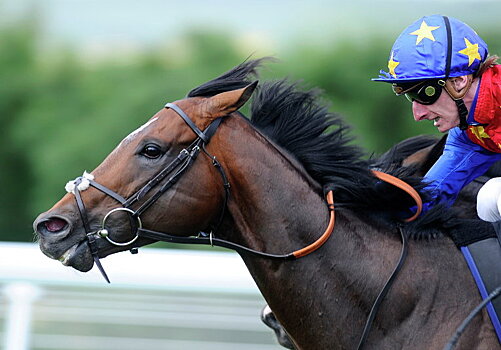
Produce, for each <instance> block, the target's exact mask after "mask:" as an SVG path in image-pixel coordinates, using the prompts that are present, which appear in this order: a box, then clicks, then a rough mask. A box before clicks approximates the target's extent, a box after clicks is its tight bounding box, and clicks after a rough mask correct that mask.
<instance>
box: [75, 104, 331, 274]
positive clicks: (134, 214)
mask: <svg viewBox="0 0 501 350" xmlns="http://www.w3.org/2000/svg"><path fill="white" fill-rule="evenodd" d="M165 108H170V109H172V110H173V111H175V112H176V113H177V114H178V115H179V116H180V117H181V118H182V119H183V120H184V121H185V122H186V124H187V125H188V126H189V127H190V128H191V129H192V130H193V132H194V133H195V134H196V135H197V138H196V139H195V141H193V143H192V144H191V145H190V146H189V147H187V148H186V149H183V150H181V152H179V154H178V156H177V157H176V158H175V159H174V160H173V161H172V162H171V163H169V164H168V165H167V166H166V167H165V168H164V169H162V170H161V171H160V172H159V173H158V174H157V175H155V176H154V177H153V178H152V179H151V180H149V181H148V182H147V183H146V184H145V185H144V186H143V187H142V188H140V189H139V190H138V191H137V192H135V193H134V194H133V195H131V196H130V197H129V198H127V199H125V198H124V197H122V196H121V195H119V194H117V193H116V192H114V191H112V190H110V189H109V188H107V187H105V186H103V185H101V184H99V183H97V182H96V181H94V177H93V175H91V174H88V173H84V175H83V176H81V177H78V178H76V179H75V180H74V181H70V182H69V183H68V184H67V185H66V190H67V191H68V192H71V193H73V194H74V195H75V200H76V204H77V208H78V211H79V213H80V218H81V220H82V223H83V226H84V229H85V232H86V237H87V243H88V244H89V248H90V252H91V254H92V257H93V259H94V262H95V263H96V266H97V267H98V269H99V271H100V272H101V274H102V275H103V277H104V278H105V279H106V281H107V282H108V283H109V282H110V280H109V278H108V276H107V274H106V272H105V271H104V268H103V266H102V264H101V262H100V260H99V249H98V247H97V241H96V239H97V238H98V237H101V238H104V239H106V240H107V241H108V242H109V243H111V244H113V245H115V246H121V247H123V246H132V247H131V249H130V251H131V253H134V254H135V253H137V247H134V246H133V244H134V243H135V242H136V240H137V239H138V238H139V237H145V238H149V239H154V240H157V241H164V242H170V243H185V244H203V245H211V246H220V247H225V248H229V249H233V250H235V251H237V252H240V253H250V254H254V255H259V256H263V257H266V258H272V259H283V260H293V259H297V258H300V257H302V256H305V255H307V254H309V253H311V252H313V251H315V250H316V249H318V248H319V247H320V246H321V245H322V244H323V243H325V241H327V239H328V238H329V236H330V234H331V233H332V230H333V229H334V204H333V196H332V192H329V193H328V194H327V202H328V209H329V211H330V220H329V225H328V227H327V229H326V231H325V232H324V233H323V234H322V236H321V237H320V238H319V239H318V240H317V241H315V242H314V243H312V244H310V245H309V246H307V247H305V248H302V249H300V250H297V251H294V252H292V253H289V254H270V253H264V252H259V251H256V250H253V249H250V248H247V247H244V246H241V245H238V244H236V243H232V242H229V241H226V240H223V239H219V238H215V237H214V232H216V231H217V229H218V228H219V226H220V225H221V223H222V221H223V217H224V214H225V210H226V206H227V202H228V198H229V194H230V183H229V182H228V179H227V177H226V174H225V172H224V169H223V168H222V166H221V164H220V163H219V162H218V161H217V159H216V157H215V156H213V155H211V154H209V153H208V152H207V150H206V149H205V145H206V144H208V143H209V141H210V139H211V137H212V136H213V135H214V133H215V132H216V130H217V128H218V127H219V125H220V124H221V121H222V119H223V118H224V117H223V118H218V119H215V120H214V121H213V122H212V123H211V124H210V125H209V126H208V127H207V129H205V130H204V131H201V130H200V129H199V128H198V127H197V126H196V125H195V123H193V121H192V120H191V119H190V118H189V117H188V115H187V114H186V113H185V112H184V111H183V110H182V109H181V108H179V106H177V105H175V104H173V103H167V104H166V105H165ZM200 151H203V153H204V154H205V155H207V156H208V157H209V158H210V159H211V161H212V164H213V166H214V167H215V168H216V169H217V170H218V171H219V173H220V175H221V178H222V180H223V186H224V190H225V197H224V203H223V208H222V210H221V213H220V215H219V218H218V221H217V223H216V224H215V225H213V226H212V227H211V231H210V233H208V234H206V233H203V232H200V233H199V234H198V236H196V237H194V236H193V237H180V236H175V235H171V234H168V233H165V232H158V231H152V230H147V229H145V228H143V225H142V222H141V219H140V215H141V214H142V213H144V212H145V211H146V210H147V209H148V208H149V207H150V206H152V205H153V204H154V203H155V202H156V201H157V200H158V199H159V198H160V196H161V195H162V194H163V193H164V192H166V191H167V190H168V189H170V188H171V187H172V186H174V184H176V182H177V181H178V180H179V178H180V177H181V176H182V175H183V174H184V173H185V172H186V171H187V170H188V169H189V168H190V166H191V165H192V164H193V162H194V161H195V159H196V158H197V156H198V154H199V153H200ZM167 178H168V179H167ZM165 179H167V180H166V181H165V182H164V183H163V185H161V187H159V188H158V189H157V191H156V192H155V193H153V195H151V196H150V197H149V198H148V199H146V200H144V201H143V202H142V203H141V204H140V205H139V207H138V208H137V209H135V210H134V209H132V208H131V206H132V205H133V204H136V203H139V202H140V201H141V200H142V199H143V198H144V197H145V196H146V195H147V194H148V193H150V192H151V191H152V190H153V189H154V188H156V187H157V186H159V185H160V183H161V182H163V181H164V180H165ZM89 186H91V187H94V188H95V189H97V190H99V191H101V192H103V193H104V194H106V195H108V196H110V197H111V198H113V199H115V200H116V201H117V202H119V203H120V204H121V205H122V206H121V207H118V208H114V209H112V210H110V211H109V212H108V213H107V214H106V215H105V216H104V218H103V221H102V224H101V228H100V229H98V230H94V231H93V230H91V228H90V223H89V220H88V217H87V211H86V209H85V205H84V202H83V200H82V196H81V191H84V190H85V189H87V188H88V187H89ZM117 212H123V213H126V214H127V215H128V216H129V222H130V225H131V227H132V228H133V230H135V236H134V237H133V238H132V239H131V240H129V241H127V242H117V241H115V240H113V239H111V238H110V235H109V231H108V229H107V228H106V221H107V220H108V219H109V218H110V216H111V215H113V214H114V213H117Z"/></svg>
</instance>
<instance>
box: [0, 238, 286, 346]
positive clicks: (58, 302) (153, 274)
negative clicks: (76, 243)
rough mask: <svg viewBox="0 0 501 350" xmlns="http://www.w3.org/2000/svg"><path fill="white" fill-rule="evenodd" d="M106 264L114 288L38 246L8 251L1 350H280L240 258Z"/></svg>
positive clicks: (4, 248)
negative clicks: (264, 321)
mask: <svg viewBox="0 0 501 350" xmlns="http://www.w3.org/2000/svg"><path fill="white" fill-rule="evenodd" d="M103 265H104V266H105V269H106V271H107V273H108V275H109V276H110V279H111V281H112V284H111V285H108V284H107V283H106V282H105V281H104V279H103V278H102V277H101V275H100V274H99V272H98V271H97V270H96V271H95V269H93V270H92V271H90V272H89V273H80V272H77V271H75V270H73V269H71V268H67V267H64V266H62V265H61V264H60V263H59V262H57V261H53V260H50V259H49V258H47V257H45V256H44V255H43V254H42V253H41V252H40V250H39V249H38V247H37V246H36V245H35V244H22V243H2V244H0V289H1V293H0V344H1V345H2V349H5V350H28V349H33V350H35V349H37V350H38V349H66V350H70V349H74V350H92V349H106V350H112V349H120V350H127V349H131V350H132V349H138V348H148V349H180V348H182V349H184V350H190V349H199V350H202V349H203V350H211V349H220V350H223V349H235V348H238V349H242V350H254V349H255V350H257V349H260V350H272V349H280V347H279V346H278V345H276V342H275V340H274V337H273V335H272V333H271V331H270V330H268V329H267V328H266V327H265V326H264V325H262V324H261V322H260V321H259V311H260V308H261V307H262V306H263V305H264V303H265V302H264V300H263V299H262V297H261V295H260V294H259V291H258V289H257V287H256V285H255V283H254V281H253V280H252V278H251V276H250V275H249V272H248V271H247V269H246V267H245V265H244V264H243V262H242V261H241V259H240V258H239V257H238V255H237V254H234V253H230V252H229V253H219V252H218V253H212V252H195V251H188V250H164V249H142V250H140V253H139V254H138V255H131V254H129V253H127V252H125V253H118V254H115V255H112V256H110V257H108V258H106V259H103ZM103 344H105V345H103Z"/></svg>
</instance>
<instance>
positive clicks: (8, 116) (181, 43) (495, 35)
mask: <svg viewBox="0 0 501 350" xmlns="http://www.w3.org/2000/svg"><path fill="white" fill-rule="evenodd" d="M434 13H441V14H447V15H449V16H453V17H456V18H459V19H461V20H463V21H465V22H467V23H468V24H470V26H472V27H473V28H475V29H476V30H477V32H478V33H479V34H480V36H482V37H483V38H484V40H485V41H486V42H487V43H488V44H489V47H490V52H491V53H493V54H495V53H497V54H501V40H500V39H499V33H500V29H501V24H500V22H499V20H498V15H499V14H500V13H501V4H500V2H498V1H466V0H464V1H446V0H443V1H438V0H436V1H428V0H422V1H350V2H341V1H321V0H311V1H308V2H304V1H272V0H270V1H246V2H244V1H231V2H230V1H213V2H202V1H184V2H183V3H179V2H174V1H160V0H143V1H140V2H138V1H130V0H124V1H117V0H108V1H90V0H89V1H84V0H47V1H43V2H42V1H22V0H17V1H15V0H0V125H1V126H0V194H1V195H0V240H3V241H33V239H34V237H33V234H32V232H33V231H32V228H31V223H32V221H33V219H34V218H35V217H36V215H37V214H38V213H40V212H41V211H45V210H47V209H48V208H49V207H50V206H52V204H53V203H54V202H55V201H56V200H58V199H59V198H60V197H61V196H62V195H63V194H64V184H65V183H66V182H67V181H68V180H70V179H73V178H75V177H76V176H79V175H81V174H82V172H83V170H88V171H90V170H92V169H93V168H95V167H96V166H97V165H98V164H99V163H100V162H101V160H102V159H103V158H104V157H105V156H106V155H107V154H108V153H110V152H111V150H112V149H113V148H114V147H115V146H116V145H117V144H118V143H119V142H120V140H121V139H122V138H123V137H125V136H126V135H127V134H128V133H129V132H130V131H132V130H134V129H136V128H137V127H138V126H139V125H141V124H143V123H144V122H145V121H146V120H147V119H148V118H149V117H150V116H151V115H153V114H154V113H155V112H156V111H157V110H159V109H160V108H162V106H163V104H164V103H165V102H168V101H173V100H176V99H179V98H182V97H183V96H185V94H186V93H187V92H188V91H189V90H190V89H191V88H193V87H195V86H198V85H199V84H201V83H203V82H205V81H207V80H209V79H212V78H213V77H215V76H217V75H219V74H221V73H223V72H225V71H226V70H228V69H230V68H232V67H233V66H235V65H237V64H239V63H241V62H242V61H244V60H245V59H246V58H247V57H249V56H251V57H252V58H258V57H262V56H274V57H276V58H278V59H279V62H278V63H271V64H268V65H267V66H266V67H265V68H264V69H263V70H262V77H261V79H268V78H281V77H289V78H290V79H292V80H297V79H299V80H303V81H304V83H305V85H306V86H309V87H319V88H321V89H322V90H323V91H324V98H325V100H326V102H328V103H330V104H331V110H332V111H334V112H337V113H339V114H341V115H343V116H344V117H345V119H346V121H347V122H348V123H349V124H351V125H352V126H353V134H354V135H355V136H356V138H357V142H358V143H359V144H360V145H361V146H363V147H364V148H365V149H366V150H367V153H368V154H371V153H381V152H383V151H385V150H387V149H388V148H389V147H390V146H391V145H393V144H394V143H396V142H398V141H400V140H402V139H405V138H407V137H410V136H413V135H417V134H422V133H437V132H436V131H435V128H434V127H433V126H432V125H431V124H429V123H419V124H416V123H415V122H414V120H413V119H412V114H411V109H410V104H409V103H408V102H407V101H406V100H405V99H403V98H397V97H396V96H394V95H393V94H392V92H391V90H390V88H389V86H388V85H386V84H381V83H374V82H371V81H370V78H373V77H376V76H377V75H378V72H379V70H380V69H385V70H387V68H386V64H387V60H388V54H389V51H390V48H391V45H392V43H393V41H394V40H395V39H396V37H397V36H398V35H399V33H400V32H401V31H402V30H403V29H404V28H405V27H406V26H407V25H409V24H410V23H412V22H413V21H415V20H416V19H418V18H419V17H421V16H424V15H429V14H434Z"/></svg>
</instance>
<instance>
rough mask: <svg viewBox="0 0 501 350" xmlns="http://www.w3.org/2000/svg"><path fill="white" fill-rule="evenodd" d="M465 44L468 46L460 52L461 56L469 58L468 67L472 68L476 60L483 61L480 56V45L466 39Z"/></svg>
mask: <svg viewBox="0 0 501 350" xmlns="http://www.w3.org/2000/svg"><path fill="white" fill-rule="evenodd" d="M464 43H465V44H466V48H465V49H463V50H461V51H458V52H459V53H460V54H463V55H466V56H468V67H469V66H471V64H472V63H473V62H475V60H479V61H480V60H481V59H482V58H481V57H480V54H479V53H478V44H472V43H470V41H469V40H468V39H466V38H464Z"/></svg>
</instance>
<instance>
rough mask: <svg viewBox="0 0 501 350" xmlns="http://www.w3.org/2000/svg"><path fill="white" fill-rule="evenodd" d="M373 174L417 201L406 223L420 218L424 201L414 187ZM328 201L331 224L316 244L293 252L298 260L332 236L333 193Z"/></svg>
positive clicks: (378, 172) (384, 175)
mask: <svg viewBox="0 0 501 350" xmlns="http://www.w3.org/2000/svg"><path fill="white" fill-rule="evenodd" d="M372 172H373V173H374V175H375V176H376V177H377V178H378V179H380V180H383V181H385V182H387V183H389V184H392V185H393V186H396V187H398V188H400V189H401V190H403V191H405V192H407V193H408V194H409V195H410V196H411V197H412V198H413V199H414V200H415V201H416V204H417V210H416V212H415V213H414V215H413V216H411V217H410V218H407V219H405V220H404V221H405V222H411V221H413V220H415V219H416V218H417V217H418V216H419V214H421V211H422V210H423V201H422V199H421V196H420V195H419V193H417V191H416V190H415V189H414V188H412V186H410V185H409V184H408V183H406V182H404V181H402V180H400V179H399V178H396V177H395V176H393V175H389V174H386V173H383V172H381V171H377V170H373V171H372ZM326 200H327V205H328V207H329V211H330V219H329V224H328V225H327V229H326V230H325V232H324V233H323V234H322V236H320V238H319V239H317V240H316V241H315V242H313V243H312V244H310V245H309V246H306V247H304V248H302V249H299V250H296V251H295V252H292V255H294V257H295V258H296V259H298V258H301V257H303V256H305V255H308V254H310V253H312V252H314V251H315V250H317V249H318V248H320V247H321V246H322V245H323V244H324V243H325V242H326V241H327V240H328V239H329V237H330V236H331V234H332V231H333V230H334V222H335V213H334V195H333V194H332V191H329V192H327V195H326Z"/></svg>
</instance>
